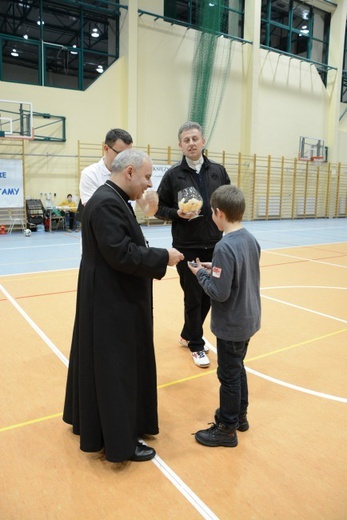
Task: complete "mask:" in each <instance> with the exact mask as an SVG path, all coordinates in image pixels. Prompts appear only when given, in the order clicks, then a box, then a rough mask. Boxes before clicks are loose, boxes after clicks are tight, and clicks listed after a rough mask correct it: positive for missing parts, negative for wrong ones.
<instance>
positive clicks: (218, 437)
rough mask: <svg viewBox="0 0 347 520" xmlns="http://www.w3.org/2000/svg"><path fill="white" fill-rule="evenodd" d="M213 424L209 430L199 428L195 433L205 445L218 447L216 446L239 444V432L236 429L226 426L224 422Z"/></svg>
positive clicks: (196, 437) (197, 439)
mask: <svg viewBox="0 0 347 520" xmlns="http://www.w3.org/2000/svg"><path fill="white" fill-rule="evenodd" d="M209 424H212V426H211V427H210V428H207V430H199V431H198V432H196V434H195V439H196V441H197V442H199V443H200V444H203V445H204V446H210V447H216V446H227V447H230V448H234V447H235V446H237V442H238V441H237V434H236V430H234V429H233V428H229V427H228V426H224V424H221V423H219V424H215V423H209Z"/></svg>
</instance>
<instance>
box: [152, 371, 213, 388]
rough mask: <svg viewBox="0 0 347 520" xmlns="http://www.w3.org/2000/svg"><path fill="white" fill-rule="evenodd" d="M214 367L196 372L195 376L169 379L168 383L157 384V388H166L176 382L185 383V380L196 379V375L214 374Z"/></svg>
mask: <svg viewBox="0 0 347 520" xmlns="http://www.w3.org/2000/svg"><path fill="white" fill-rule="evenodd" d="M215 373H216V369H214V370H208V371H207V372H203V373H201V374H196V375H195V376H189V377H184V378H183V379H176V380H175V381H171V382H170V383H164V384H162V385H158V387H157V388H158V390H159V389H160V388H166V387H167V386H172V385H177V384H178V383H185V382H186V381H192V380H193V379H197V378H198V377H203V376H208V375H210V374H215Z"/></svg>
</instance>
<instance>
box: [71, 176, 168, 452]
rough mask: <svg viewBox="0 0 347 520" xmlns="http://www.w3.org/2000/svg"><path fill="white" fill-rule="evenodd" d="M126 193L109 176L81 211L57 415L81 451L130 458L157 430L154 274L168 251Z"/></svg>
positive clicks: (164, 263)
mask: <svg viewBox="0 0 347 520" xmlns="http://www.w3.org/2000/svg"><path fill="white" fill-rule="evenodd" d="M126 200H127V197H126V195H125V193H124V192H123V191H122V190H121V189H120V188H118V187H117V186H116V185H115V184H114V183H112V182H111V181H107V183H106V184H105V185H103V186H101V187H100V188H98V190H97V191H96V192H95V194H94V195H93V197H92V198H91V199H90V200H89V201H88V203H87V204H86V206H85V208H84V212H83V222H82V251H83V254H82V259H81V264H80V270H79V277H78V290H77V304H76V316H75V324H74V331H73V337H72V345H71V353H70V364H69V370H68V378H67V385H66V396H65V406H64V414H63V420H64V421H65V422H67V423H69V424H72V426H73V432H74V433H76V434H78V435H80V447H81V449H82V450H83V451H88V452H90V451H99V450H101V449H102V448H103V447H104V448H105V456H106V459H107V460H109V461H112V462H119V461H122V460H128V459H129V458H130V457H131V456H132V455H133V454H134V452H135V447H136V443H137V439H138V437H141V435H142V434H145V433H147V434H152V435H154V434H156V433H158V431H159V430H158V416H157V382H156V365H155V355H154V346H153V298H152V279H153V278H156V279H160V278H162V277H163V276H164V275H165V272H166V268H167V262H168V252H167V250H166V249H160V248H148V247H146V242H145V239H144V237H143V234H142V231H141V228H140V226H139V224H138V223H137V221H136V218H135V215H134V214H133V212H132V209H131V207H130V206H129V205H128V203H127V201H126Z"/></svg>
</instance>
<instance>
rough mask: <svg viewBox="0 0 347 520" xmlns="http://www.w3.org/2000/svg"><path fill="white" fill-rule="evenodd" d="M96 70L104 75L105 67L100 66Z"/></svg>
mask: <svg viewBox="0 0 347 520" xmlns="http://www.w3.org/2000/svg"><path fill="white" fill-rule="evenodd" d="M95 70H96V72H98V73H99V74H102V73H103V72H104V67H103V66H102V65H98V66H97V67H96V69H95Z"/></svg>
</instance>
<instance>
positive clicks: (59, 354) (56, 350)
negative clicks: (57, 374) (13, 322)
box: [0, 285, 69, 366]
mask: <svg viewBox="0 0 347 520" xmlns="http://www.w3.org/2000/svg"><path fill="white" fill-rule="evenodd" d="M0 290H1V291H2V292H3V294H4V295H5V296H6V298H7V299H8V301H9V302H10V303H11V304H12V305H13V306H14V307H15V309H17V311H18V312H19V314H21V315H22V316H23V318H24V319H25V320H26V321H27V322H28V323H29V325H30V326H31V327H32V328H33V329H34V330H35V332H36V333H37V334H38V335H39V336H40V338H41V339H43V341H44V342H45V343H46V345H47V346H48V347H49V348H50V349H51V350H52V351H53V352H54V354H55V355H56V356H57V357H58V358H59V359H60V360H61V361H62V362H63V363H64V365H65V366H68V365H69V361H68V359H67V358H66V357H65V356H64V354H63V353H62V352H60V350H59V349H58V348H57V347H56V346H55V345H54V343H53V341H51V340H50V339H49V337H48V336H46V334H45V333H44V332H43V331H42V330H41V329H40V327H38V325H36V323H35V322H34V321H33V320H32V319H31V318H30V317H29V316H28V314H27V313H26V312H25V311H24V310H23V309H22V307H21V306H20V305H18V303H17V302H16V300H15V299H14V298H13V297H12V296H11V295H10V294H9V293H8V292H7V291H6V289H5V288H4V287H3V286H2V285H0Z"/></svg>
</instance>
